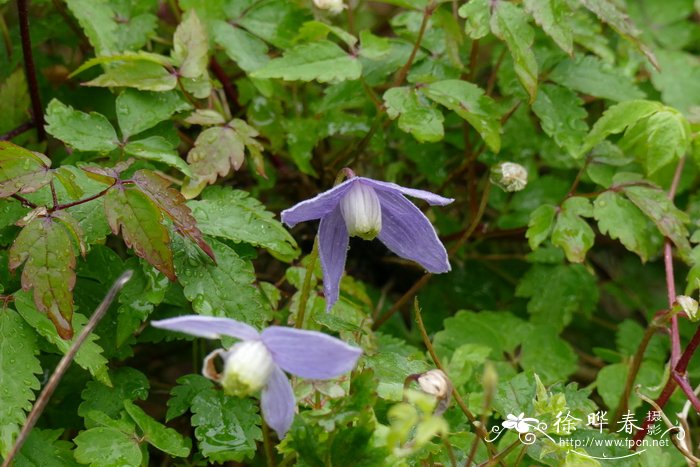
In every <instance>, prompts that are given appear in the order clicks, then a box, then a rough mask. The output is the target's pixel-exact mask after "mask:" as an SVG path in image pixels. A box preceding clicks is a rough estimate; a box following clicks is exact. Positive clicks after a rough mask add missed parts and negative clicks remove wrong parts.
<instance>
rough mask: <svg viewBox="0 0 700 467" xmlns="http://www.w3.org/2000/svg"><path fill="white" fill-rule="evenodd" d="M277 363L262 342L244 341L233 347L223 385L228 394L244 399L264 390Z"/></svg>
mask: <svg viewBox="0 0 700 467" xmlns="http://www.w3.org/2000/svg"><path fill="white" fill-rule="evenodd" d="M274 368H275V362H274V361H273V360H272V355H271V354H270V351H269V350H267V347H265V344H263V343H262V342H260V341H243V342H239V343H238V344H236V345H234V346H233V347H231V350H229V351H228V355H227V356H226V360H225V362H224V372H223V377H222V378H221V385H222V386H223V388H224V391H226V393H228V394H231V395H234V396H239V397H244V396H247V395H250V394H252V393H254V392H257V391H259V390H260V389H262V388H263V387H264V386H265V385H266V384H267V381H268V380H269V379H270V375H271V374H272V370H274Z"/></svg>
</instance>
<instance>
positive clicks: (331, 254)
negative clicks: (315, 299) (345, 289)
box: [318, 206, 350, 311]
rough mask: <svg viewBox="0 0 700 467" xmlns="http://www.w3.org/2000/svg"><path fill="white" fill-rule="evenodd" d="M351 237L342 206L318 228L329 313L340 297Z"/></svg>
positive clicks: (324, 288) (325, 218)
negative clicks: (341, 281)
mask: <svg viewBox="0 0 700 467" xmlns="http://www.w3.org/2000/svg"><path fill="white" fill-rule="evenodd" d="M349 243H350V237H349V235H348V229H347V227H345V220H344V219H343V214H342V213H341V211H340V206H336V208H335V209H334V210H333V212H331V213H330V214H328V215H327V216H325V217H324V218H323V219H321V224H320V225H319V226H318V253H319V256H320V257H321V269H323V292H324V294H325V296H326V311H329V310H330V309H331V308H332V307H333V305H334V304H335V302H337V301H338V297H339V296H340V278H341V277H343V272H344V271H345V259H346V258H347V256H348V244H349Z"/></svg>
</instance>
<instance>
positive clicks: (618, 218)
mask: <svg viewBox="0 0 700 467" xmlns="http://www.w3.org/2000/svg"><path fill="white" fill-rule="evenodd" d="M593 217H595V220H596V221H598V228H599V229H600V232H601V233H603V234H606V235H608V236H609V237H610V238H612V239H618V240H620V242H621V243H622V244H623V245H624V246H625V248H627V249H628V250H630V251H632V252H634V253H637V254H638V255H639V257H640V258H641V259H642V261H643V262H646V261H647V260H648V259H649V257H650V256H651V255H652V254H654V252H655V251H656V245H654V244H653V243H652V241H651V239H652V238H653V235H652V232H650V224H649V221H648V219H647V217H646V216H645V215H644V214H643V213H642V212H641V211H640V210H639V209H638V208H637V207H636V206H635V205H634V204H632V203H631V202H630V201H628V200H627V199H625V198H624V197H622V196H620V195H619V194H617V193H615V192H612V191H606V192H605V193H603V194H602V195H600V196H598V197H597V198H596V200H595V201H594V203H593Z"/></svg>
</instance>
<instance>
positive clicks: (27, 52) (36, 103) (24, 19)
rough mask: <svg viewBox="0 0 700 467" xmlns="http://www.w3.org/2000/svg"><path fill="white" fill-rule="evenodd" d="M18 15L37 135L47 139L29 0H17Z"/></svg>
mask: <svg viewBox="0 0 700 467" xmlns="http://www.w3.org/2000/svg"><path fill="white" fill-rule="evenodd" d="M17 15H18V20H19V34H20V37H21V38H22V55H23V57H24V73H25V75H26V78H27V87H28V88H29V98H30V100H31V104H32V117H33V121H34V127H35V128H36V135H37V138H39V141H43V140H45V139H46V130H45V129H44V109H43V107H42V105H41V96H40V94H39V83H38V82H37V74H36V67H35V66H34V56H33V55H32V39H31V37H30V35H29V0H17Z"/></svg>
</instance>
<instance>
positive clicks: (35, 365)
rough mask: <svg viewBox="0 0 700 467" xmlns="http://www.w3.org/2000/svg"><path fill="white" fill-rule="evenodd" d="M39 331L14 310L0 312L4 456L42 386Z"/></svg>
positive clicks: (0, 441)
mask: <svg viewBox="0 0 700 467" xmlns="http://www.w3.org/2000/svg"><path fill="white" fill-rule="evenodd" d="M38 353H39V349H38V348H37V342H36V334H35V333H34V331H33V330H32V329H31V328H30V327H29V326H28V325H27V324H26V323H25V322H24V320H22V318H21V317H20V316H19V315H18V314H17V312H15V311H14V310H12V309H9V308H6V309H4V310H2V311H1V312H0V355H1V356H2V358H0V387H2V388H3V389H2V391H0V420H2V425H1V426H0V454H1V455H2V456H3V457H4V456H6V455H7V453H8V452H9V450H10V448H11V447H12V445H13V444H14V440H15V437H16V436H17V434H18V433H19V430H20V428H21V427H22V425H24V422H25V420H26V415H25V413H26V412H29V410H31V408H32V401H33V400H34V398H35V395H34V391H36V390H38V389H39V388H40V384H39V380H38V379H37V378H36V376H35V375H36V374H38V373H41V365H40V364H39V360H38V359H37V358H36V354H38Z"/></svg>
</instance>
